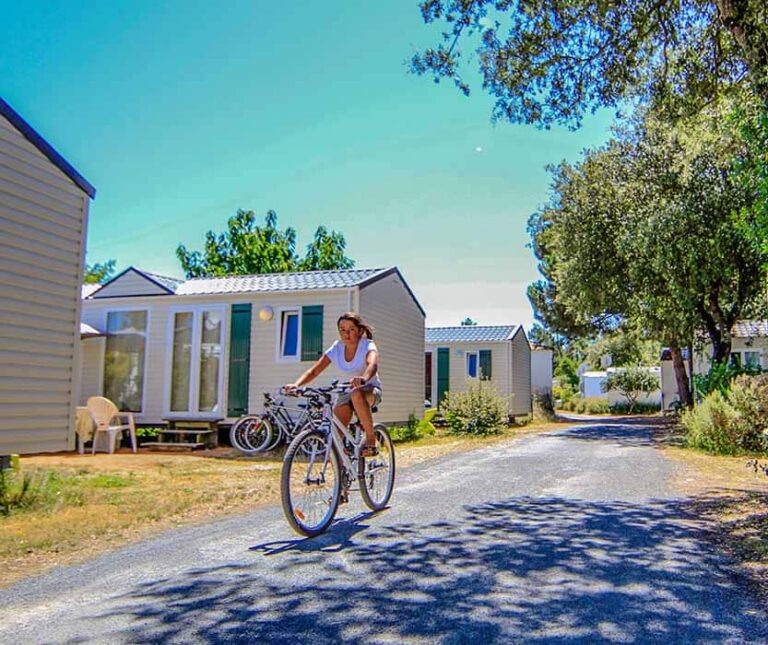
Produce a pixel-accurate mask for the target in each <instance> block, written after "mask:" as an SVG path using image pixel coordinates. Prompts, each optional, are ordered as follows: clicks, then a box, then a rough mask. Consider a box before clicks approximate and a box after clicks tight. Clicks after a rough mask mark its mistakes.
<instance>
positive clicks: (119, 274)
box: [88, 266, 176, 299]
mask: <svg viewBox="0 0 768 645" xmlns="http://www.w3.org/2000/svg"><path fill="white" fill-rule="evenodd" d="M129 271H133V272H134V273H138V274H139V275H140V276H141V277H142V278H144V279H145V280H149V281H150V282H151V283H152V284H154V285H156V286H158V287H160V288H161V289H162V290H163V291H165V292H166V293H167V294H169V295H173V293H174V292H173V291H172V290H171V289H169V288H168V287H166V286H165V285H164V284H160V283H159V282H158V281H157V280H155V279H154V278H153V277H152V276H151V275H148V274H147V273H145V272H144V271H142V270H141V269H137V268H136V267H135V266H129V267H128V268H127V269H125V270H123V271H121V272H120V273H118V274H117V275H116V276H115V277H114V278H110V279H109V280H107V281H106V282H105V283H104V284H103V285H101V287H99V288H98V289H97V290H96V291H94V292H93V293H92V294H91V295H90V296H88V298H89V299H91V298H93V297H94V296H95V295H96V294H97V293H99V291H101V290H102V289H104V287H106V286H107V285H110V284H112V283H113V282H115V281H116V280H119V279H120V278H122V277H123V276H124V275H125V274H126V273H128V272H129ZM169 279H172V280H175V279H176V278H169ZM136 295H138V294H136ZM141 295H142V296H146V295H147V294H141ZM107 297H113V296H107ZM125 297H135V296H134V295H133V294H131V295H130V296H125Z"/></svg>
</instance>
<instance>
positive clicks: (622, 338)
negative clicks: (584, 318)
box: [584, 327, 661, 369]
mask: <svg viewBox="0 0 768 645" xmlns="http://www.w3.org/2000/svg"><path fill="white" fill-rule="evenodd" d="M660 355H661V343H659V342H658V341H656V340H651V339H648V338H645V337H643V335H642V333H641V332H639V331H637V330H635V329H630V328H627V327H620V328H619V329H617V330H616V331H614V332H608V333H605V334H602V335H601V336H599V337H598V338H597V339H596V340H595V342H594V343H592V344H591V345H590V346H589V347H588V348H587V350H586V357H585V359H584V360H585V362H586V363H588V364H589V365H590V367H592V368H593V369H600V368H601V367H602V365H601V364H600V360H601V359H602V357H603V356H610V357H611V359H612V363H611V364H612V365H613V366H614V367H622V366H631V365H653V364H654V363H657V362H658V361H659V356H660Z"/></svg>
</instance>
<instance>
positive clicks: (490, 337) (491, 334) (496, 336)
mask: <svg viewBox="0 0 768 645" xmlns="http://www.w3.org/2000/svg"><path fill="white" fill-rule="evenodd" d="M519 329H520V325H498V326H484V327H483V326H479V325H462V326H461V327H428V328H427V329H426V330H425V338H424V340H425V342H427V343H491V342H500V341H505V340H510V339H511V338H512V337H513V336H514V335H515V334H516V333H517V332H518V330H519Z"/></svg>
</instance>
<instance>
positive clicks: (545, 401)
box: [533, 392, 556, 421]
mask: <svg viewBox="0 0 768 645" xmlns="http://www.w3.org/2000/svg"><path fill="white" fill-rule="evenodd" d="M555 416H556V415H555V401H554V398H553V396H552V394H550V393H549V392H537V393H536V394H534V395H533V418H534V419H544V420H546V421H551V420H552V419H554V418H555Z"/></svg>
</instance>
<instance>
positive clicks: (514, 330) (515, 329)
mask: <svg viewBox="0 0 768 645" xmlns="http://www.w3.org/2000/svg"><path fill="white" fill-rule="evenodd" d="M510 327H511V328H512V331H510V332H509V335H508V336H507V337H506V338H497V339H495V340H467V339H460V340H450V341H426V342H427V343H431V344H435V343H441V342H451V343H453V342H457V343H458V342H462V343H463V342H466V343H506V342H509V341H511V340H513V339H514V338H515V336H517V334H519V333H520V331H522V332H523V336H525V330H524V329H523V326H522V325H472V327H471V328H472V329H508V328H510ZM466 329H467V327H465V326H462V325H444V326H440V327H426V328H425V329H424V334H425V336H426V334H427V333H428V332H430V331H438V330H440V331H445V330H466ZM525 339H526V341H527V340H528V337H527V336H525Z"/></svg>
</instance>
